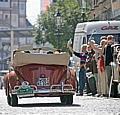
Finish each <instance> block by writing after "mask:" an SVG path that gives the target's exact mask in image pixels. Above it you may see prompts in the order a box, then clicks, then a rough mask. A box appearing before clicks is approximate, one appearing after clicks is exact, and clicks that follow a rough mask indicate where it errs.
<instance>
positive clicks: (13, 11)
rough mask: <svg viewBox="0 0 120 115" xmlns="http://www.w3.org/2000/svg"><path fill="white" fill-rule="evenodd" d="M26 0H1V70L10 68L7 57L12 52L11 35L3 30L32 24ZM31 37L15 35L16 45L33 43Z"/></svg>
mask: <svg viewBox="0 0 120 115" xmlns="http://www.w3.org/2000/svg"><path fill="white" fill-rule="evenodd" d="M26 2H27V0H0V70H1V69H7V68H8V62H7V61H8V60H7V59H8V58H9V57H10V54H11V40H10V36H7V33H2V30H3V29H5V30H6V29H19V28H29V27H31V26H32V25H31V24H30V23H29V21H28V20H27V19H26ZM2 34H6V36H7V37H3V36H2ZM19 34H21V33H19ZM31 38H32V37H30V38H26V37H15V38H14V41H13V42H14V47H19V46H20V45H26V44H32V43H33V41H32V39H31Z"/></svg>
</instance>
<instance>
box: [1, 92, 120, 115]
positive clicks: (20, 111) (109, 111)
mask: <svg viewBox="0 0 120 115" xmlns="http://www.w3.org/2000/svg"><path fill="white" fill-rule="evenodd" d="M0 115H120V98H106V97H92V96H82V97H80V96H74V102H73V105H72V106H64V105H62V104H61V103H60V99H59V98H58V97H52V98H49V97H45V98H24V99H19V106H18V107H11V106H9V105H8V104H7V101H6V96H5V93H4V90H0Z"/></svg>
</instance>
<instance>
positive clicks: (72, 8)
mask: <svg viewBox="0 0 120 115" xmlns="http://www.w3.org/2000/svg"><path fill="white" fill-rule="evenodd" d="M58 10H59V11H60V13H61V17H62V23H61V26H60V27H59V29H58V28H57V26H56V17H55V14H56V12H57V11H58ZM82 18H83V17H82V13H81V8H80V5H79V4H78V2H77V0H64V1H62V0H57V2H56V3H54V4H52V5H51V6H50V7H49V9H48V11H47V12H45V13H43V14H41V15H40V16H39V17H38V20H37V24H36V25H35V42H36V43H37V44H40V43H42V41H43V37H42V29H45V38H44V39H45V40H44V41H49V42H50V43H51V44H53V45H54V47H57V46H58V44H57V43H58V39H59V45H60V49H62V50H64V51H65V50H66V49H67V48H66V44H67V41H68V40H69V39H70V38H73V37H74V31H75V27H76V25H77V23H79V22H81V21H83V19H82ZM58 31H59V32H58ZM58 33H59V34H58Z"/></svg>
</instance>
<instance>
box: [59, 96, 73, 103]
mask: <svg viewBox="0 0 120 115" xmlns="http://www.w3.org/2000/svg"><path fill="white" fill-rule="evenodd" d="M60 101H61V103H62V104H65V105H72V104H73V95H63V96H61V97H60Z"/></svg>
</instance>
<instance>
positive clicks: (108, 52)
mask: <svg viewBox="0 0 120 115" xmlns="http://www.w3.org/2000/svg"><path fill="white" fill-rule="evenodd" d="M113 43H114V42H113V36H112V35H108V36H107V45H106V46H105V49H104V56H105V70H106V75H107V80H108V88H109V86H110V81H111V76H112V68H111V65H110V63H111V62H113V53H114V49H113V47H112V44H113Z"/></svg>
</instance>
